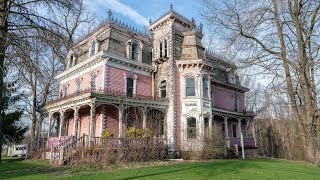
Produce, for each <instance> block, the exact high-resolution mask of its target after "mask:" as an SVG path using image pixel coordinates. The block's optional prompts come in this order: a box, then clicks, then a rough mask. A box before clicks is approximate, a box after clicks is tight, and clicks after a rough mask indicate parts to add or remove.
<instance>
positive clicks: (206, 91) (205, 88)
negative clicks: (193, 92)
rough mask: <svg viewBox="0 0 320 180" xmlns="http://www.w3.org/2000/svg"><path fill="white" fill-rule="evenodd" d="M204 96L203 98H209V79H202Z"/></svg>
mask: <svg viewBox="0 0 320 180" xmlns="http://www.w3.org/2000/svg"><path fill="white" fill-rule="evenodd" d="M202 94H203V98H209V86H208V79H207V78H203V79H202Z"/></svg>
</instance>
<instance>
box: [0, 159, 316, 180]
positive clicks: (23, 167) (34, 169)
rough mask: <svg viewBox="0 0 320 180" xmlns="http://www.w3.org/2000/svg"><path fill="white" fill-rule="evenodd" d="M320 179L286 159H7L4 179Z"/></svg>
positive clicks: (303, 165) (310, 168)
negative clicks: (116, 163)
mask: <svg viewBox="0 0 320 180" xmlns="http://www.w3.org/2000/svg"><path fill="white" fill-rule="evenodd" d="M57 178H63V179H170V180H172V179H308V180H309V179H320V168H319V167H314V166H311V165H309V164H307V163H302V162H293V161H285V160H263V159H247V160H213V161H205V162H182V163H175V164H172V163H171V164H168V165H160V166H150V167H142V168H126V169H113V170H110V169H108V171H107V170H96V169H83V168H70V167H65V166H63V167H51V166H49V165H48V163H46V162H45V161H31V160H27V161H21V160H19V159H18V158H6V159H4V161H3V163H2V164H1V165H0V179H32V180H35V179H45V180H49V179H57Z"/></svg>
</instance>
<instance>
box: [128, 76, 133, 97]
mask: <svg viewBox="0 0 320 180" xmlns="http://www.w3.org/2000/svg"><path fill="white" fill-rule="evenodd" d="M127 96H129V97H132V96H133V78H127Z"/></svg>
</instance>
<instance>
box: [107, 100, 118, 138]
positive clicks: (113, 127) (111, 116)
mask: <svg viewBox="0 0 320 180" xmlns="http://www.w3.org/2000/svg"><path fill="white" fill-rule="evenodd" d="M106 108H107V110H106V119H105V123H104V129H107V130H109V131H111V132H112V133H113V134H114V137H118V135H119V116H118V109H117V108H116V107H114V106H112V105H107V106H106Z"/></svg>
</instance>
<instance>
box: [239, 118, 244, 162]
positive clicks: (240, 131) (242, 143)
mask: <svg viewBox="0 0 320 180" xmlns="http://www.w3.org/2000/svg"><path fill="white" fill-rule="evenodd" d="M238 129H239V133H240V144H241V151H242V159H244V142H243V133H242V129H241V118H238Z"/></svg>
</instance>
